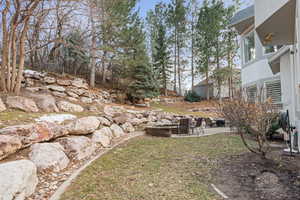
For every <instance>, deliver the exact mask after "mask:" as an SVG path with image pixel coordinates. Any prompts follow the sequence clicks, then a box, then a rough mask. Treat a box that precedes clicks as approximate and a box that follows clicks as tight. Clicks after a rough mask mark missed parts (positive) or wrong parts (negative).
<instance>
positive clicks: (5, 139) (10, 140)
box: [0, 135, 22, 160]
mask: <svg viewBox="0 0 300 200" xmlns="http://www.w3.org/2000/svg"><path fill="white" fill-rule="evenodd" d="M21 148H22V142H21V140H20V139H19V138H18V137H17V136H13V135H0V160H2V159H4V158H6V157H7V156H9V155H11V154H13V153H15V152H17V151H18V150H19V149H21Z"/></svg>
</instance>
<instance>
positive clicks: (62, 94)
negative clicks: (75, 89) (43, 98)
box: [52, 91, 67, 98]
mask: <svg viewBox="0 0 300 200" xmlns="http://www.w3.org/2000/svg"><path fill="white" fill-rule="evenodd" d="M52 94H53V96H55V97H59V98H65V97H66V96H67V95H66V93H64V92H57V91H54V92H52Z"/></svg>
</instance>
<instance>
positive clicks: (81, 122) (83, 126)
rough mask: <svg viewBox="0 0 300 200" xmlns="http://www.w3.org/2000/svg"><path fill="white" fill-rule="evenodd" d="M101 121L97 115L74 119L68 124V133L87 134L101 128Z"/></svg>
mask: <svg viewBox="0 0 300 200" xmlns="http://www.w3.org/2000/svg"><path fill="white" fill-rule="evenodd" d="M99 125H100V121H99V120H98V118H97V117H93V116H91V117H83V118H80V119H77V120H75V121H72V122H71V123H69V124H67V125H66V128H67V130H68V133H69V134H71V135H82V134H84V135H87V134H90V133H93V132H94V131H95V130H97V129H98V128H99Z"/></svg>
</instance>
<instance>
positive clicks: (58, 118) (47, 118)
mask: <svg viewBox="0 0 300 200" xmlns="http://www.w3.org/2000/svg"><path fill="white" fill-rule="evenodd" d="M76 118H77V117H76V116H75V115H71V114H49V115H43V116H41V117H39V118H37V119H35V121H36V122H50V123H57V124H61V123H63V122H64V121H67V120H75V119H76Z"/></svg>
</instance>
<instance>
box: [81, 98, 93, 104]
mask: <svg viewBox="0 0 300 200" xmlns="http://www.w3.org/2000/svg"><path fill="white" fill-rule="evenodd" d="M80 101H81V102H82V103H86V104H91V103H93V99H91V98H88V97H81V98H80Z"/></svg>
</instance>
